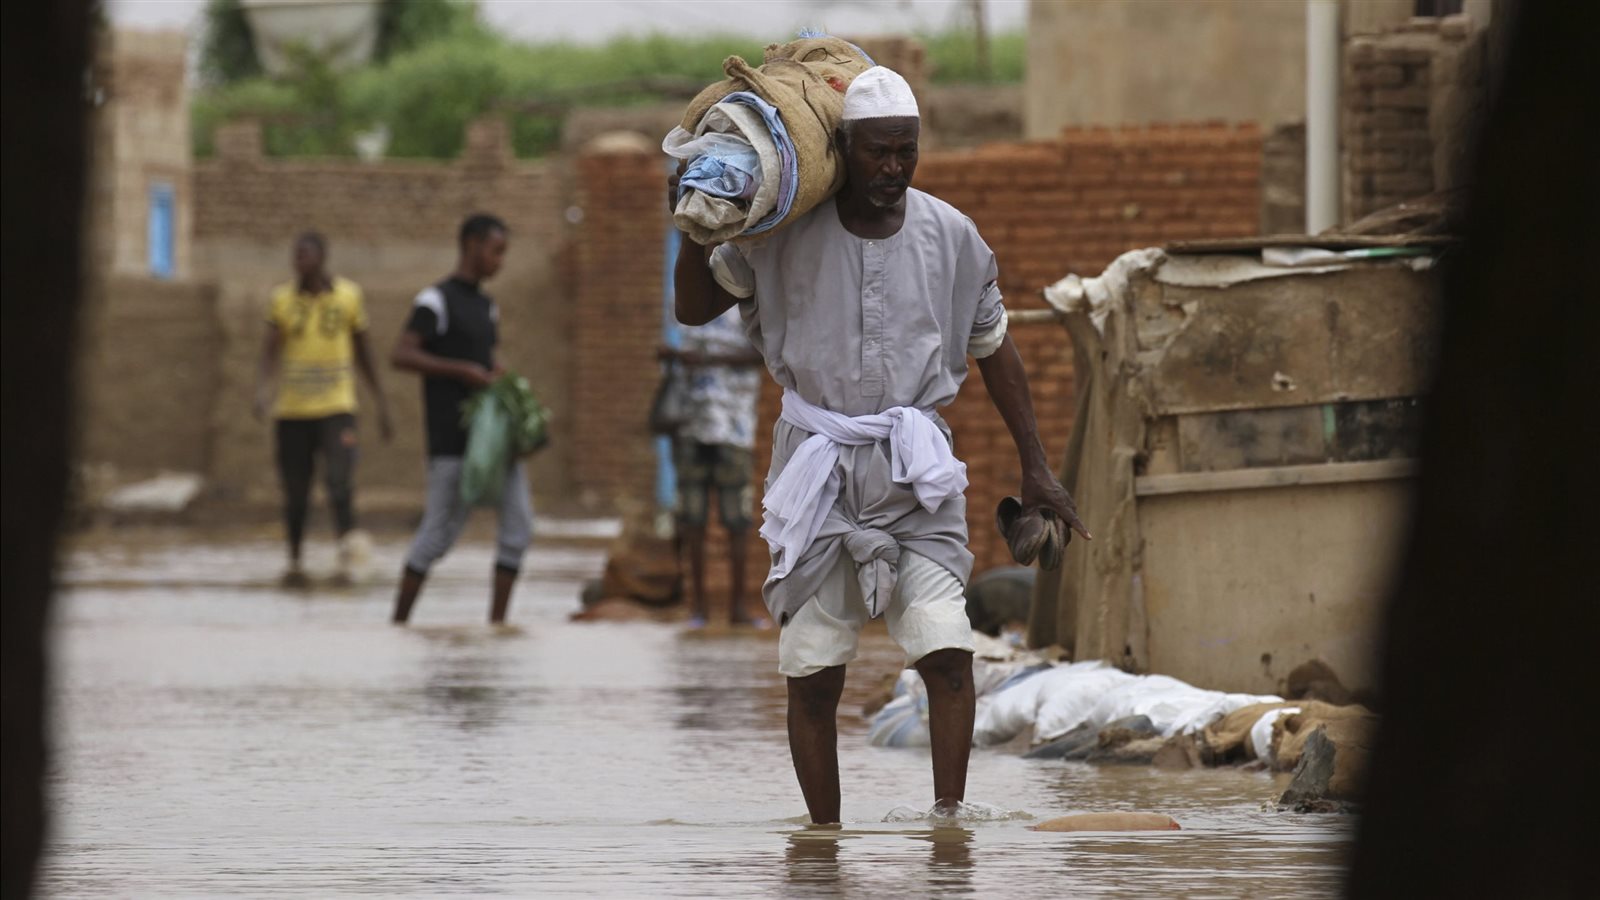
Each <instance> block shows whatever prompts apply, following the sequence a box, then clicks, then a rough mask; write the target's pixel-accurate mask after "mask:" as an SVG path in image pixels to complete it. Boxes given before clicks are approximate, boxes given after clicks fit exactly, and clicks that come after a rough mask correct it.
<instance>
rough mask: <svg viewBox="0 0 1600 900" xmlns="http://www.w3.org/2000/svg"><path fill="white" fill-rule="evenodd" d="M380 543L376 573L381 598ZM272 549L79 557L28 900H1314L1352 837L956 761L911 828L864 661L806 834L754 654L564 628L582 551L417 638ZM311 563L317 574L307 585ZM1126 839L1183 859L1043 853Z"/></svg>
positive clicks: (466, 554) (361, 597)
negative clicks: (881, 742) (47, 830)
mask: <svg viewBox="0 0 1600 900" xmlns="http://www.w3.org/2000/svg"><path fill="white" fill-rule="evenodd" d="M400 550H401V547H400V544H399V543H398V542H392V543H388V544H382V545H380V548H379V559H378V561H377V565H376V566H375V570H376V571H379V572H388V571H391V570H397V569H398V564H399V563H398V561H399V553H400ZM279 552H280V551H279V548H278V546H277V545H276V544H275V543H272V542H267V541H257V542H234V543H196V542H195V540H194V536H182V537H174V536H167V537H166V538H164V539H160V540H150V539H142V540H138V541H132V540H126V539H120V538H119V539H113V540H110V541H108V540H100V541H97V542H94V543H92V544H90V545H88V546H85V547H80V548H79V549H78V550H77V551H76V552H75V553H74V554H73V555H72V557H71V561H70V565H69V568H68V569H67V571H66V572H65V573H64V575H63V581H64V595H63V596H62V597H61V599H60V602H59V604H58V606H57V609H56V625H57V628H56V640H55V653H56V656H55V664H56V675H55V687H54V694H55V715H56V723H55V724H56V732H57V737H56V756H55V766H54V774H53V791H54V799H55V805H56V829H55V834H54V836H53V842H52V848H51V852H50V855H49V858H48V859H47V862H46V866H45V870H44V873H43V888H44V890H45V892H46V895H47V896H59V897H82V896H95V897H99V896H108V897H155V896H159V897H202V896H218V895H236V896H237V895H244V896H252V897H270V896H286V895H295V896H303V897H338V896H352V895H365V896H383V897H409V896H416V897H431V896H440V895H449V894H454V895H468V896H484V895H502V896H533V895H549V896H603V897H676V896H682V897H760V896H795V897H809V896H817V897H827V896H836V895H841V894H842V895H851V896H855V895H861V896H865V895H868V894H879V893H885V894H892V895H895V896H908V897H924V896H963V895H979V894H981V895H983V896H986V897H1042V896H1067V895H1071V896H1140V897H1161V896H1171V897H1179V896H1182V897H1207V896H1215V897H1236V896H1247V895H1248V896H1275V897H1287V896H1308V897H1309V896H1332V895H1334V894H1337V892H1338V888H1339V883H1340V877H1341V874H1340V866H1341V863H1342V861H1343V857H1344V854H1345V853H1346V851H1347V850H1348V847H1349V839H1350V829H1351V826H1352V825H1353V822H1352V820H1350V819H1349V818H1347V817H1339V816H1316V815H1309V816H1308V815H1297V814H1292V813H1279V812H1277V811H1275V810H1274V809H1273V808H1272V807H1271V805H1270V802H1269V801H1271V800H1272V799H1273V798H1275V797H1276V796H1277V794H1278V793H1279V792H1281V791H1282V789H1283V787H1284V780H1283V779H1282V777H1281V776H1280V777H1278V778H1274V777H1273V776H1270V775H1266V774H1262V773H1247V772H1241V771H1237V770H1201V771H1193V772H1179V773H1174V772H1160V771H1156V770H1153V769H1147V768H1143V767H1130V768H1115V767H1092V766H1088V765H1085V764H1081V763H1060V762H1031V761H1025V760H1023V759H1021V758H1019V756H1018V755H1017V754H1016V753H1015V752H1014V751H1005V750H993V751H991V750H980V751H975V752H974V754H973V763H972V771H971V777H970V781H969V788H968V797H969V799H973V800H977V801H982V802H983V803H986V804H990V805H993V806H995V807H998V808H1000V809H1002V810H1006V811H1008V812H1009V813H1010V815H1007V816H1004V817H1001V819H1000V820H997V821H986V822H971V823H965V824H964V825H963V826H961V827H936V826H934V825H931V824H928V823H916V822H913V823H905V822H896V823H885V822H884V821H883V819H884V817H885V815H886V814H888V813H889V812H890V811H891V810H894V809H895V808H896V807H899V806H903V805H905V806H913V807H916V808H925V807H926V806H927V805H928V803H929V800H930V799H931V798H930V797H929V794H930V793H931V788H930V775H929V771H928V759H927V755H926V752H925V751H913V750H891V749H882V748H874V747H870V746H868V744H867V742H866V736H865V733H866V724H865V722H864V720H862V719H861V718H860V717H859V715H858V711H859V709H860V705H861V703H862V701H863V700H864V699H865V698H866V697H867V696H869V695H870V694H872V693H873V692H875V690H876V689H877V688H878V687H879V685H881V683H882V682H883V680H884V677H885V676H887V675H889V674H890V673H892V672H893V671H894V670H895V669H896V668H897V666H898V662H899V656H898V651H896V649H895V648H894V646H893V645H892V644H891V643H889V641H888V639H887V638H886V637H884V636H883V635H881V634H869V635H868V637H867V639H866V640H865V641H864V644H863V654H862V659H861V660H859V661H858V662H857V663H856V664H855V665H853V666H852V669H851V677H850V685H849V688H848V689H847V693H846V697H845V704H844V707H843V712H844V715H843V716H842V720H841V728H840V768H841V772H842V776H843V780H844V818H845V820H846V824H845V826H844V827H843V829H842V830H840V831H837V832H826V833H824V832H817V831H812V830H808V829H806V828H804V827H803V826H802V824H801V823H802V822H803V821H804V806H803V805H802V803H801V800H800V795H799V789H798V788H797V787H796V785H795V782H794V776H793V772H792V770H791V769H790V767H789V760H788V752H787V745H786V742H785V737H784V713H783V702H784V694H783V685H782V681H781V679H780V678H779V676H778V675H777V674H776V673H775V671H774V667H775V656H776V646H775V643H774V642H773V641H772V640H771V639H770V638H767V637H761V636H740V637H709V636H697V635H692V634H688V633H685V632H684V631H683V630H682V629H681V627H676V626H670V625H659V624H581V625H580V624H571V623H568V622H567V621H566V617H567V614H568V613H570V612H571V611H573V610H574V609H575V608H576V605H577V600H576V597H577V593H578V588H579V585H580V583H581V581H582V579H584V578H586V577H590V576H592V575H593V574H595V573H597V572H598V570H599V567H600V565H601V562H602V557H601V554H600V553H599V551H596V550H592V549H583V548H575V547H565V548H563V547H552V546H549V545H545V546H541V547H540V548H539V549H538V550H536V551H535V552H534V553H533V554H531V556H530V559H529V564H528V566H527V571H526V572H525V574H524V577H523V580H522V582H521V584H520V586H519V589H518V595H517V598H516V600H515V602H514V605H513V608H512V613H511V618H512V621H513V622H514V623H515V627H513V628H510V629H504V630H494V629H491V628H490V627H489V626H487V625H485V624H482V623H483V619H484V617H485V615H486V613H487V609H488V582H489V572H490V567H491V550H490V548H489V547H488V546H487V545H481V544H479V545H470V546H463V547H461V548H459V549H458V550H457V551H456V553H454V554H453V555H452V556H451V557H449V558H448V559H447V560H446V561H445V562H444V563H442V564H441V566H440V567H439V569H438V571H437V572H436V573H435V577H434V578H433V580H432V583H431V584H430V585H429V590H428V591H427V592H426V593H425V594H424V596H423V598H422V600H421V602H420V604H419V605H418V608H417V612H416V615H415V624H414V625H413V627H410V628H395V627H392V626H390V625H388V624H387V623H386V621H385V620H386V618H387V615H388V612H389V602H390V597H391V593H390V591H391V585H390V584H389V583H388V582H386V581H384V580H382V579H379V580H377V581H375V582H374V583H372V584H371V585H368V586H362V587H354V588H342V589H338V588H323V589H319V590H316V591H312V592H293V591H284V590H281V589H279V588H278V587H276V583H275V576H276V574H277V570H278V566H279ZM316 563H317V559H316V558H315V557H313V569H315V566H316ZM1110 810H1149V811H1155V812H1162V813H1167V814H1169V815H1172V816H1173V817H1175V818H1176V819H1177V820H1178V821H1179V822H1180V823H1181V824H1182V825H1183V828H1184V830H1183V831H1180V832H1163V833H1149V834H1139V835H1126V834H1123V835H1095V834H1039V833H1035V832H1032V831H1029V830H1027V825H1028V824H1029V821H1030V818H1029V817H1033V818H1037V819H1043V818H1048V817H1052V816H1056V815H1062V814H1065V813H1069V812H1082V811H1110Z"/></svg>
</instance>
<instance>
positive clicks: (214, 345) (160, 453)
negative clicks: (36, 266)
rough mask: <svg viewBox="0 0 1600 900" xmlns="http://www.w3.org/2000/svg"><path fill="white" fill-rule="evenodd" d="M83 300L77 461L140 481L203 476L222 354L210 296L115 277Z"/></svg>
mask: <svg viewBox="0 0 1600 900" xmlns="http://www.w3.org/2000/svg"><path fill="white" fill-rule="evenodd" d="M86 299H87V301H88V302H87V303H86V304H85V310H86V312H87V313H88V315H87V316H86V317H85V323H84V324H85V327H84V334H83V354H82V357H81V359H82V362H81V370H80V371H81V376H80V378H79V384H78V387H79V393H80V402H79V407H78V410H77V422H78V428H79V434H80V436H81V441H80V444H79V455H80V457H81V460H82V461H83V462H85V463H87V464H89V465H90V466H96V465H102V464H110V465H112V466H115V467H116V468H117V469H119V470H121V471H123V472H125V473H127V474H130V475H138V476H148V475H154V474H156V473H158V472H160V471H162V470H178V471H188V472H205V471H207V470H208V469H209V467H210V463H211V456H212V435H211V430H210V428H209V427H208V425H209V422H208V415H207V414H208V412H209V410H210V409H211V408H212V406H213V404H214V403H215V402H216V398H217V384H218V377H217V376H218V371H217V369H218V361H219V359H220V351H221V345H222V333H221V329H220V328H219V327H218V323H217V320H216V316H215V310H214V307H215V300H216V297H215V292H214V290H213V289H212V288H211V287H210V286H209V285H204V284H197V283H194V282H186V281H160V280H157V279H154V278H144V277H140V276H123V275H117V276H112V277H110V278H107V279H93V280H91V282H90V290H89V295H88V297H87V298H86ZM246 413H247V414H248V408H247V409H246Z"/></svg>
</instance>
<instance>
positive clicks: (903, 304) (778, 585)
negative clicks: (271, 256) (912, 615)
mask: <svg viewBox="0 0 1600 900" xmlns="http://www.w3.org/2000/svg"><path fill="white" fill-rule="evenodd" d="M734 246H735V245H726V244H725V245H723V246H722V247H720V248H718V250H717V252H716V253H715V254H714V256H713V265H712V268H713V271H714V272H715V273H716V277H717V281H718V282H719V283H720V284H722V285H723V287H724V288H726V289H727V290H729V291H730V292H731V293H733V294H734V295H735V296H738V297H741V298H745V299H744V300H743V302H742V303H741V311H742V313H743V315H744V320H745V325H746V328H747V329H748V330H749V333H750V339H751V342H752V343H753V344H755V346H756V348H757V349H758V350H760V351H761V354H762V356H763V357H764V358H765V360H766V365H767V369H768V371H770V372H771V373H772V377H773V378H774V379H775V380H776V381H777V382H778V384H780V385H782V386H783V387H785V388H788V389H790V390H793V391H795V392H797V393H798V394H799V395H800V396H801V397H803V398H804V399H805V400H806V401H808V402H810V403H812V404H814V405H816V406H820V407H822V408H823V409H827V410H831V411H833V412H837V413H843V414H845V415H849V416H860V415H870V414H875V413H880V412H883V411H884V410H887V409H891V408H894V407H897V406H910V407H915V408H917V409H920V410H922V411H923V412H926V413H928V414H930V415H931V416H933V418H934V420H935V422H936V423H937V424H938V425H939V428H940V429H941V430H942V431H944V433H945V435H946V437H949V435H950V429H949V426H948V425H946V424H945V422H944V420H943V419H941V418H939V417H938V416H937V414H936V413H935V412H934V411H935V410H937V409H938V408H940V407H943V406H945V405H947V404H948V403H950V401H952V400H954V399H955V397H956V392H957V391H958V390H959V389H960V387H961V382H962V381H963V380H965V379H966V376H967V356H968V353H969V351H970V352H971V353H973V354H974V355H977V356H980V357H982V356H986V355H988V354H989V353H992V352H994V349H995V348H997V347H998V346H999V343H1000V340H1001V338H1003V337H1004V334H1005V308H1004V306H1003V305H1002V304H1001V301H1000V292H999V290H998V289H997V287H996V285H995V280H996V277H997V269H996V266H995V260H994V253H993V251H991V250H990V249H989V246H988V245H987V244H985V243H984V242H983V238H981V237H979V235H978V230H977V228H976V227H975V226H974V225H973V224H972V220H970V219H968V218H967V217H966V216H964V215H962V214H961V212H960V211H959V210H957V209H956V208H955V207H953V206H950V205H949V204H948V203H945V202H944V201H942V200H939V199H937V198H935V197H932V196H930V195H928V194H925V193H922V192H921V191H918V190H915V189H912V190H909V191H907V192H906V210H905V223H904V225H902V227H901V228H900V230H899V231H898V232H897V233H895V234H894V235H893V236H891V237H888V238H884V239H881V240H869V239H866V238H860V237H856V236H855V235H853V234H851V233H850V232H849V231H846V230H845V228H844V226H843V225H841V224H840V222H839V213H838V209H837V207H836V206H835V204H834V202H833V201H832V200H831V199H830V200H827V201H825V202H823V203H822V204H821V205H819V206H818V207H817V208H816V209H814V210H812V211H811V212H810V213H808V214H807V215H805V216H804V217H802V218H800V219H798V220H796V221H795V222H794V223H793V224H791V225H790V226H788V227H787V228H785V229H784V230H783V231H780V232H778V233H777V234H774V235H772V236H771V237H769V238H767V239H766V240H765V241H762V242H760V243H756V244H746V245H740V246H738V249H737V250H735V249H734ZM810 436H811V434H810V432H807V431H803V430H801V429H799V428H796V427H795V426H793V425H791V424H789V423H788V422H786V421H783V420H782V419H780V420H779V421H778V423H777V425H776V427H775V428H774V431H773V446H772V467H771V469H770V470H769V471H768V474H767V484H768V485H769V486H770V485H771V484H772V482H773V480H774V479H775V478H777V476H778V474H779V473H780V472H782V471H783V467H784V465H785V464H786V463H787V461H788V459H789V457H790V456H791V455H792V454H793V453H794V451H795V448H797V447H798V446H799V445H800V443H801V442H802V441H804V440H805V439H806V438H808V437H810ZM839 472H840V476H841V479H842V486H841V490H840V492H839V500H838V502H837V503H836V504H835V505H834V508H833V510H832V511H830V512H829V514H828V518H827V521H826V523H824V525H823V526H822V530H821V531H820V532H819V533H818V535H817V538H816V540H815V541H814V542H812V544H811V546H810V547H809V548H808V549H807V550H806V551H805V552H804V553H803V554H801V556H800V560H799V562H798V563H797V564H796V565H795V566H794V567H793V569H792V570H791V571H790V573H789V575H788V576H787V577H784V578H782V579H778V580H769V581H768V583H767V585H766V587H765V588H764V590H763V596H764V597H765V599H766V604H767V608H768V610H769V611H770V612H771V613H772V615H773V618H774V620H775V621H777V622H779V623H780V624H782V623H785V622H787V621H788V619H789V617H790V616H792V615H793V614H794V613H795V612H796V611H798V610H799V609H800V607H801V606H802V605H803V604H804V603H805V602H806V601H807V600H809V599H810V598H811V597H812V596H813V595H815V594H816V592H817V589H818V587H819V586H820V585H821V584H822V581H823V579H824V578H825V577H826V575H827V574H828V572H829V571H830V570H832V568H833V567H834V565H835V564H836V563H837V562H838V558H839V554H840V553H841V552H844V548H845V539H846V538H847V537H848V536H850V535H852V534H857V535H859V534H860V533H862V532H868V533H875V532H876V533H882V534H887V535H888V536H890V537H892V538H893V539H894V541H895V542H897V543H898V544H899V546H900V547H902V548H904V549H906V550H910V551H912V552H915V553H918V554H920V555H922V556H926V557H927V558H929V559H931V560H933V561H934V562H936V563H938V564H940V565H942V566H944V567H945V568H946V569H948V570H949V571H950V572H951V573H952V574H953V575H955V576H956V577H957V578H958V579H960V580H961V581H962V582H963V583H965V582H966V580H967V578H968V577H969V576H970V575H971V573H972V553H971V552H970V551H969V550H968V549H967V518H966V500H965V498H961V497H957V498H953V499H951V500H947V501H945V502H944V503H943V504H942V505H941V506H940V507H939V508H938V509H937V510H935V511H933V512H928V511H927V510H925V509H923V508H922V507H921V506H919V505H918V504H917V502H916V499H915V497H914V496H913V495H912V492H911V490H910V489H909V488H907V487H906V486H904V485H899V484H896V483H894V480H893V478H892V477H891V474H890V467H889V456H888V453H887V450H886V448H885V447H884V445H883V444H881V443H880V444H877V445H871V446H858V447H843V448H841V452H840V455H839ZM870 543H871V542H870V541H859V540H857V541H852V542H851V544H852V546H854V545H863V546H864V545H869V544H870ZM855 562H856V563H857V564H860V563H863V562H866V560H864V559H858V560H855Z"/></svg>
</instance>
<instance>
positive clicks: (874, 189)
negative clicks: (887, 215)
mask: <svg viewBox="0 0 1600 900" xmlns="http://www.w3.org/2000/svg"><path fill="white" fill-rule="evenodd" d="M910 187H911V182H909V181H874V182H873V183H872V184H870V185H868V186H867V202H868V203H871V204H872V205H873V206H876V207H878V208H879V209H894V208H895V207H896V206H899V205H900V201H901V200H904V199H905V196H906V195H905V192H906V190H907V189H908V188H910ZM888 190H893V191H896V192H897V196H896V197H895V198H894V199H893V200H880V199H878V192H879V191H888Z"/></svg>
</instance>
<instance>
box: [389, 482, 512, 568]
mask: <svg viewBox="0 0 1600 900" xmlns="http://www.w3.org/2000/svg"><path fill="white" fill-rule="evenodd" d="M470 515H472V507H470V506H468V505H466V504H465V503H462V502H461V457H459V456H435V457H432V458H430V459H429V460H428V506H427V509H426V510H424V511H423V513H422V526H421V527H420V528H418V529H417V537H416V539H415V540H413V541H412V542H411V552H410V553H409V554H407V556H406V568H408V569H410V570H412V571H413V572H421V573H426V572H427V571H428V570H429V569H430V568H432V567H433V564H434V563H436V562H438V561H439V560H440V559H442V558H443V557H444V555H445V554H446V553H448V552H449V551H450V548H451V546H453V545H454V544H455V542H456V538H458V537H460V536H461V529H463V528H465V527H466V525H467V517H468V516H470ZM532 542H533V496H532V494H530V493H529V492H528V479H527V476H526V475H524V474H523V472H522V463H521V461H520V460H519V461H517V462H515V463H512V465H511V471H510V473H508V474H507V475H506V491H505V496H504V497H502V498H501V500H500V532H499V534H498V536H497V537H496V539H495V557H494V562H495V565H496V566H498V567H500V568H502V569H510V570H512V571H516V570H518V569H520V568H522V554H523V553H525V552H527V549H528V545H529V544H530V543H532Z"/></svg>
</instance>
